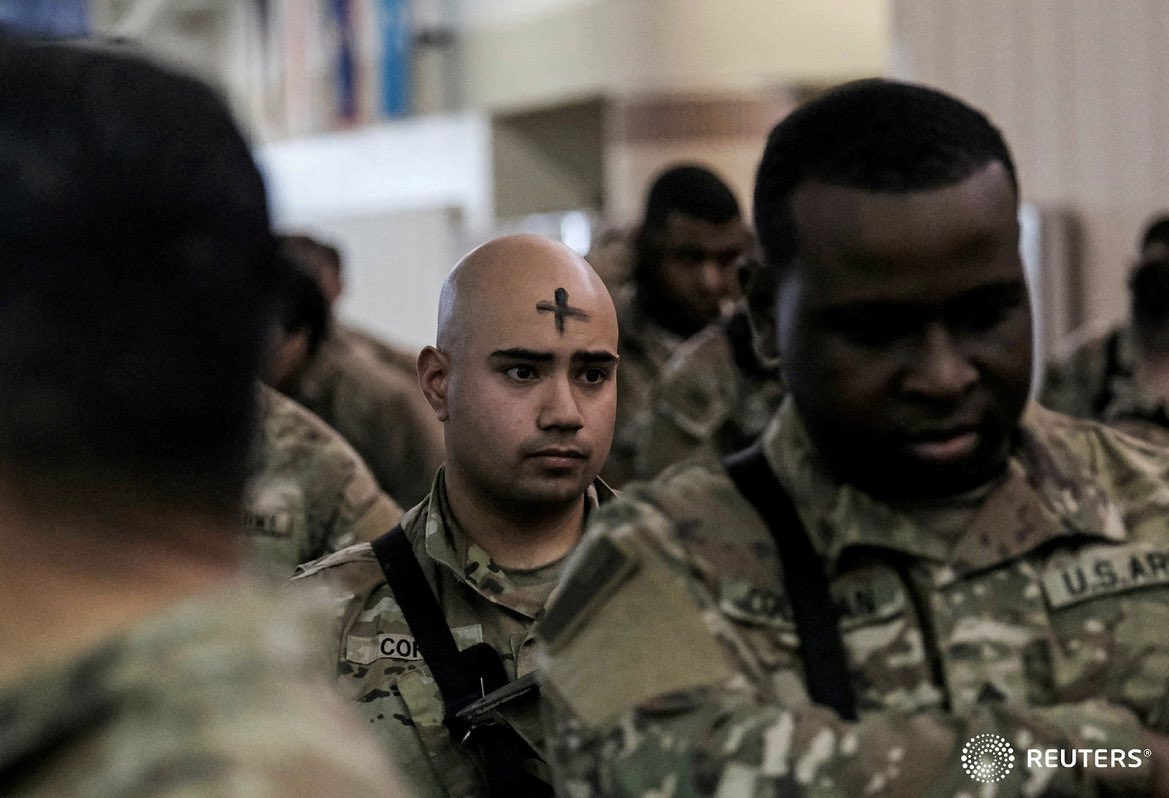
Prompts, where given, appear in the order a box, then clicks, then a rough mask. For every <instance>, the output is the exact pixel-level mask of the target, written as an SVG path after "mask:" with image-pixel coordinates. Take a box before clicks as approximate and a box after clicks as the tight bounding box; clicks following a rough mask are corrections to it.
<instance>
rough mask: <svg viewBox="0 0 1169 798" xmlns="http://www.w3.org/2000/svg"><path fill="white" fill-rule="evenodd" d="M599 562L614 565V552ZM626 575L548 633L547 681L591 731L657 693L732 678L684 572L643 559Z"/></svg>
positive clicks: (652, 558) (577, 605)
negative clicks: (592, 728)
mask: <svg viewBox="0 0 1169 798" xmlns="http://www.w3.org/2000/svg"><path fill="white" fill-rule="evenodd" d="M609 545H611V546H613V548H614V549H616V545H615V544H612V543H610V544H609ZM619 553H620V554H621V555H622V556H624V557H626V558H630V557H632V556H634V555H631V554H628V553H626V552H619ZM597 557H598V563H602V562H606V561H607V562H615V560H614V555H613V553H612V552H602V553H600V554H598V555H597ZM624 574H625V575H624V577H623V578H620V579H612V580H611V582H610V583H609V584H608V585H607V586H606V587H607V589H605V590H604V591H603V592H597V591H596V590H594V592H593V593H592V594H590V595H589V597H588V600H587V601H586V602H585V604H583V605H580V604H576V605H575V606H576V607H577V612H576V613H575V614H574V615H573V617H572V619H571V621H570V623H568V624H565V623H564V622H562V621H561V622H558V623H557V624H556V625H555V626H554V629H553V635H552V637H553V640H549V638H548V636H547V633H546V630H545V637H544V639H545V640H546V641H548V645H547V647H546V649H545V654H544V671H543V672H544V677H545V681H546V683H547V685H548V686H549V687H550V688H551V689H552V690H553V691H555V693H556V694H557V696H558V697H559V698H560V700H561V701H562V702H563V703H564V704H565V705H566V707H567V708H568V709H569V710H570V711H572V712H573V713H574V714H575V715H576V716H577V717H578V718H579V719H580V720H581V721H582V722H583V723H585V724H587V725H589V726H593V727H598V726H603V725H604V724H606V723H608V722H610V721H612V720H613V719H614V718H616V717H617V716H618V715H619V714H620V713H621V712H623V711H627V710H630V709H633V708H635V707H638V706H643V705H645V704H646V703H647V702H649V701H651V700H652V699H655V698H657V697H659V696H663V695H666V694H670V693H681V692H684V691H687V690H692V689H697V688H700V687H705V686H709V685H712V684H717V683H720V682H723V681H725V680H726V679H728V678H729V677H730V675H731V670H730V666H729V664H728V663H727V661H726V658H725V654H724V652H723V651H722V649H721V648H720V646H719V643H718V641H717V640H716V639H715V637H714V635H713V634H712V632H711V630H710V629H709V628H708V626H707V625H706V622H705V621H704V619H703V616H702V608H701V607H700V606H699V603H698V601H697V599H696V598H695V596H694V595H693V594H692V593H691V592H690V588H689V587H688V586H687V584H686V579H687V578H688V577H687V576H686V575H685V574H684V573H682V572H679V571H675V570H672V569H671V568H670V567H669V566H668V565H667V564H666V563H665V562H664V561H662V560H661V559H659V558H658V557H655V556H653V555H649V556H643V557H638V558H637V564H636V568H629V569H626V570H625V571H624ZM554 620H555V619H554Z"/></svg>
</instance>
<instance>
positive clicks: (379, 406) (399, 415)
mask: <svg viewBox="0 0 1169 798" xmlns="http://www.w3.org/2000/svg"><path fill="white" fill-rule="evenodd" d="M291 396H292V398H293V399H295V400H296V401H298V402H300V403H301V404H302V405H304V406H305V407H307V408H308V409H309V410H311V411H312V412H314V413H316V414H317V415H318V416H320V417H321V418H322V419H323V420H324V421H325V423H326V424H328V425H329V426H331V427H332V428H333V429H335V430H337V432H339V433H341V435H342V437H344V438H345V440H347V441H349V443H350V445H352V446H353V448H354V449H356V450H357V453H358V454H360V455H361V458H362V459H363V460H365V464H366V465H368V466H369V470H370V471H372V472H373V475H374V476H375V477H377V480H378V482H379V483H380V484H381V486H382V489H383V490H385V491H386V493H388V494H390V496H392V497H393V498H394V500H395V501H397V502H398V503H399V504H401V505H403V506H410V505H412V504H415V503H416V502H418V501H420V500H421V499H422V497H423V496H425V495H426V492H427V490H429V488H430V481H431V480H432V479H433V478H434V472H435V471H436V470H437V469H438V466H439V465H440V464H441V463H442V459H443V440H442V427H441V425H440V424H439V422H438V420H437V419H436V418H435V417H434V413H433V412H432V411H431V409H430V405H429V404H427V402H426V399H425V398H424V397H423V396H422V391H421V389H420V388H419V387H418V378H417V377H416V376H407V375H405V374H403V373H402V372H401V371H398V370H395V369H391V368H388V367H386V366H384V365H382V364H381V363H379V362H378V361H377V360H375V359H374V358H373V357H371V356H370V355H369V354H367V353H363V352H361V351H358V350H357V349H355V348H353V347H351V346H349V345H348V344H346V343H345V341H344V340H342V339H341V338H339V337H337V336H335V335H331V336H329V337H327V338H326V339H325V340H324V341H323V342H322V344H321V348H320V351H319V352H317V355H316V357H315V358H314V359H313V362H312V365H311V366H310V367H309V369H308V371H307V372H306V373H305V375H304V376H303V377H301V379H300V381H299V384H298V386H297V388H296V390H295V391H293V392H292V393H291Z"/></svg>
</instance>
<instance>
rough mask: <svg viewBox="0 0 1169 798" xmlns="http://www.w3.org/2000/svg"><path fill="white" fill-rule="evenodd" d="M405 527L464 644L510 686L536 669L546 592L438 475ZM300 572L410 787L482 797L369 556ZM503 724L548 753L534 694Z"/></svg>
mask: <svg viewBox="0 0 1169 798" xmlns="http://www.w3.org/2000/svg"><path fill="white" fill-rule="evenodd" d="M611 495H612V493H611V491H609V489H608V488H607V487H606V486H605V485H604V483H603V482H601V481H600V480H598V481H597V482H595V483H594V484H593V485H592V486H590V487H589V490H588V493H587V494H586V501H587V505H586V507H587V508H591V507H592V506H595V505H596V504H597V503H598V502H600V501H607V500H608V498H609V497H610V496H611ZM401 523H402V527H403V529H404V530H405V531H406V535H407V537H408V538H409V540H410V542H411V544H412V546H413V549H414V554H415V556H416V557H417V558H418V562H419V564H420V565H421V566H422V570H423V573H424V574H425V575H426V579H427V581H428V582H429V584H430V587H431V589H432V590H433V591H434V594H435V596H436V597H437V598H438V602H439V606H440V607H441V608H442V612H443V615H444V616H445V617H446V619H447V623H448V625H449V626H450V628H451V632H452V634H453V636H454V638H455V642H456V644H457V645H458V647H459V648H460V649H464V648H467V647H469V646H471V645H474V644H475V643H481V642H485V643H488V644H490V645H491V647H492V648H494V649H495V650H496V651H497V652H498V653H499V655H500V657H501V659H502V660H503V666H504V670H505V671H506V672H507V678H508V679H509V680H515V679H517V678H519V677H521V676H524V675H526V674H528V673H530V672H531V671H532V670H533V669H534V668H535V653H534V648H535V640H534V638H533V637H532V634H531V626H532V622H533V621H534V620H535V618H536V617H537V616H538V615H540V614H541V613H542V612H543V609H544V604H545V602H546V597H547V595H548V590H547V588H546V586H540V587H539V588H525V586H522V585H517V584H516V583H515V582H513V581H512V580H511V579H510V578H509V576H508V574H507V573H505V572H504V571H503V570H502V569H501V568H499V566H497V565H496V564H495V563H494V562H492V560H491V558H490V557H489V556H488V555H487V553H486V552H484V551H483V550H482V549H481V548H479V546H477V545H476V544H474V543H473V542H471V541H470V540H469V539H468V538H467V537H466V535H465V534H464V533H463V532H462V531H461V530H460V529H459V528H458V527H457V526H456V525H455V524H454V522H453V519H452V516H451V513H450V508H449V505H448V504H447V501H446V490H445V483H444V481H443V472H442V471H441V470H440V471H439V473H438V476H437V477H436V478H435V481H434V490H433V491H432V492H431V495H430V496H429V497H428V498H427V499H426V500H425V501H423V502H422V503H421V504H419V505H418V506H417V507H414V508H413V509H411V510H409V511H408V512H407V513H406V515H404V516H403V517H402V522H401ZM300 570H301V575H299V576H298V577H297V578H296V579H294V580H293V584H294V585H303V586H306V587H313V586H317V587H318V589H323V590H325V591H326V592H328V593H330V594H332V595H333V596H335V597H336V598H338V599H339V600H340V605H339V609H338V611H339V618H338V621H339V627H338V635H337V637H336V641H337V642H336V646H335V648H334V653H335V655H336V657H337V662H338V680H337V683H338V687H339V689H340V691H341V694H342V695H343V696H344V697H346V698H348V699H350V700H352V701H355V702H357V704H358V709H359V711H360V713H361V714H362V715H363V716H364V717H365V718H367V719H368V720H369V723H370V725H371V727H372V728H373V730H374V731H375V732H376V734H377V736H378V737H379V738H380V739H381V741H382V743H383V746H384V747H385V749H386V750H387V751H388V752H389V754H390V757H391V759H392V761H393V762H394V763H395V764H396V765H397V766H398V768H399V769H400V770H401V772H402V773H403V776H404V779H405V781H406V783H407V786H408V787H410V788H411V789H412V790H413V791H414V793H415V794H416V795H417V796H419V798H429V796H450V798H473V797H474V796H486V786H485V783H484V781H483V779H482V777H481V775H480V773H479V770H478V768H477V766H476V762H475V760H474V757H473V755H471V754H469V753H468V752H467V751H465V750H464V749H463V748H461V747H460V746H458V745H456V744H455V743H454V742H452V740H451V738H450V735H449V734H448V733H447V729H446V727H445V726H444V725H443V703H442V697H441V695H440V694H439V691H438V687H437V685H436V684H435V682H434V679H433V677H432V676H431V674H430V669H429V668H428V667H427V665H426V662H425V661H424V660H423V659H422V656H421V654H419V653H418V650H417V647H416V646H415V645H414V635H413V633H412V632H411V631H410V627H409V625H408V624H407V623H406V619H405V617H404V615H403V614H402V611H401V609H400V608H399V607H398V603H397V602H396V601H395V600H394V596H393V592H392V591H391V590H390V588H389V586H388V585H387V584H386V580H385V576H384V575H383V573H382V570H381V566H380V565H379V564H378V561H377V557H376V556H375V555H374V553H373V550H372V549H371V548H370V547H369V546H368V545H359V546H354V547H352V548H349V549H347V550H345V551H342V552H338V553H337V554H334V555H332V556H329V557H326V558H325V559H323V560H320V561H318V562H316V563H313V564H311V565H308V566H302V568H301V569H300ZM557 570H558V569H557ZM553 578H554V577H553ZM541 588H543V589H541ZM504 718H505V720H506V721H507V722H508V723H510V724H511V725H512V727H513V728H515V729H516V730H517V731H519V732H520V733H521V735H522V736H524V737H525V739H527V740H528V741H529V743H531V744H532V745H533V746H534V747H535V748H536V749H537V750H542V738H543V735H542V729H541V726H540V720H539V706H538V702H537V701H535V700H534V698H531V697H530V698H529V699H527V700H526V701H522V702H519V703H517V704H515V705H512V706H510V707H509V708H508V709H507V710H506V712H505V715H504Z"/></svg>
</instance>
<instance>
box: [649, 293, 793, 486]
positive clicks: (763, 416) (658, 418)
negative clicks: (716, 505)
mask: <svg viewBox="0 0 1169 798" xmlns="http://www.w3.org/2000/svg"><path fill="white" fill-rule="evenodd" d="M783 395H784V387H783V380H782V378H781V377H780V375H779V369H778V368H776V367H768V366H766V365H764V364H763V363H762V362H761V361H760V359H759V356H758V354H757V353H756V352H755V348H754V346H753V344H752V337H751V327H750V323H749V322H748V321H747V315H746V312H745V311H743V310H739V311H737V312H736V313H734V314H733V315H731V316H728V317H727V318H725V319H722V320H720V321H718V322H717V323H715V324H711V325H710V326H708V327H707V328H706V329H704V330H702V331H701V332H699V333H698V334H696V335H695V336H694V337H693V338H690V339H689V340H687V341H686V342H684V343H683V344H682V345H681V346H679V347H678V349H677V351H675V352H674V355H673V357H671V358H670V361H669V363H667V364H666V367H665V369H663V371H662V377H661V382H660V384H659V385H658V389H657V391H656V395H655V397H654V400H653V410H652V413H651V418H650V421H649V424H648V427H647V428H646V430H645V433H644V437H643V438H642V440H641V442H640V445H639V446H638V451H637V455H636V458H635V464H636V468H635V470H636V476H637V478H638V479H650V478H652V477H654V476H656V475H657V474H659V473H661V471H663V470H664V469H665V468H666V467H667V466H670V465H673V464H674V463H678V462H681V461H682V460H685V459H688V458H691V457H695V456H698V455H700V454H707V455H729V454H732V453H734V452H737V451H739V450H740V449H744V448H746V447H747V446H749V445H750V444H751V443H753V442H754V441H755V440H756V439H757V438H758V437H759V436H760V435H761V434H762V432H763V430H764V429H765V428H766V427H767V422H769V421H770V420H771V418H772V417H773V416H774V415H775V411H776V409H777V408H778V407H779V403H780V400H782V399H783Z"/></svg>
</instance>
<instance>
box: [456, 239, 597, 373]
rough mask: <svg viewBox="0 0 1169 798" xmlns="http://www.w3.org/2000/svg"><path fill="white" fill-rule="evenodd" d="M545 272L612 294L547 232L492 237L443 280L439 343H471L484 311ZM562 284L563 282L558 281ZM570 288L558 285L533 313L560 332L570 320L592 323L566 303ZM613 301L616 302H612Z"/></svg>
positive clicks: (464, 258)
mask: <svg viewBox="0 0 1169 798" xmlns="http://www.w3.org/2000/svg"><path fill="white" fill-rule="evenodd" d="M545 274H563V275H564V276H565V279H566V281H567V280H569V279H571V280H572V281H573V282H576V283H581V282H583V283H584V284H586V285H587V286H588V288H589V289H590V290H598V291H601V292H604V293H605V296H606V298H607V297H608V292H607V291H606V289H605V287H604V283H603V282H601V278H600V277H598V276H597V274H596V272H594V271H593V269H592V267H591V266H589V265H588V263H587V262H586V261H585V259H584V258H582V257H581V256H580V255H578V254H577V253H576V252H574V251H573V250H571V249H569V248H568V247H566V246H564V245H563V244H561V243H559V242H556V241H553V240H552V239H550V238H545V237H543V236H538V235H531V234H520V235H509V236H503V237H501V238H496V239H492V240H491V241H488V242H487V243H486V244H483V245H482V246H479V247H477V248H475V249H473V250H471V251H470V252H469V253H467V255H466V256H464V257H463V259H462V260H460V261H459V262H458V263H457V264H456V265H455V268H454V269H453V270H451V273H450V274H448V275H447V278H446V280H445V281H444V282H443V284H442V292H441V293H440V294H439V298H438V334H437V337H436V340H435V343H436V346H437V347H438V348H439V349H440V350H442V351H444V352H447V353H454V352H457V351H458V350H459V349H460V348H461V346H462V345H463V343H464V342H465V341H466V337H467V334H468V330H469V326H470V324H471V322H472V321H473V320H474V319H475V318H476V316H477V315H479V311H480V310H481V309H485V308H490V307H492V306H494V305H496V304H498V303H499V302H501V301H502V300H503V299H504V298H505V297H506V296H507V295H508V293H509V292H510V291H511V290H512V289H513V288H514V287H515V286H517V285H518V284H522V283H525V282H530V281H531V280H533V279H535V278H537V277H539V276H542V275H545ZM558 285H560V284H559V283H558ZM571 293H572V292H571V291H565V289H564V288H557V289H556V293H555V294H553V292H549V294H548V296H547V297H546V298H545V299H546V300H547V303H548V304H545V303H544V302H540V303H538V304H533V306H532V311H531V312H532V313H533V314H542V315H543V316H544V317H545V318H549V321H548V324H556V326H557V329H559V330H560V331H561V332H563V330H564V324H565V321H566V319H567V320H569V322H570V323H571V322H572V321H575V322H577V323H587V322H588V321H589V314H587V313H584V312H583V311H579V310H577V309H575V308H572V307H571V306H569V305H568V304H567V300H568V298H570V297H569V295H570V294H571ZM608 302H609V304H610V305H611V304H612V300H608Z"/></svg>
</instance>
